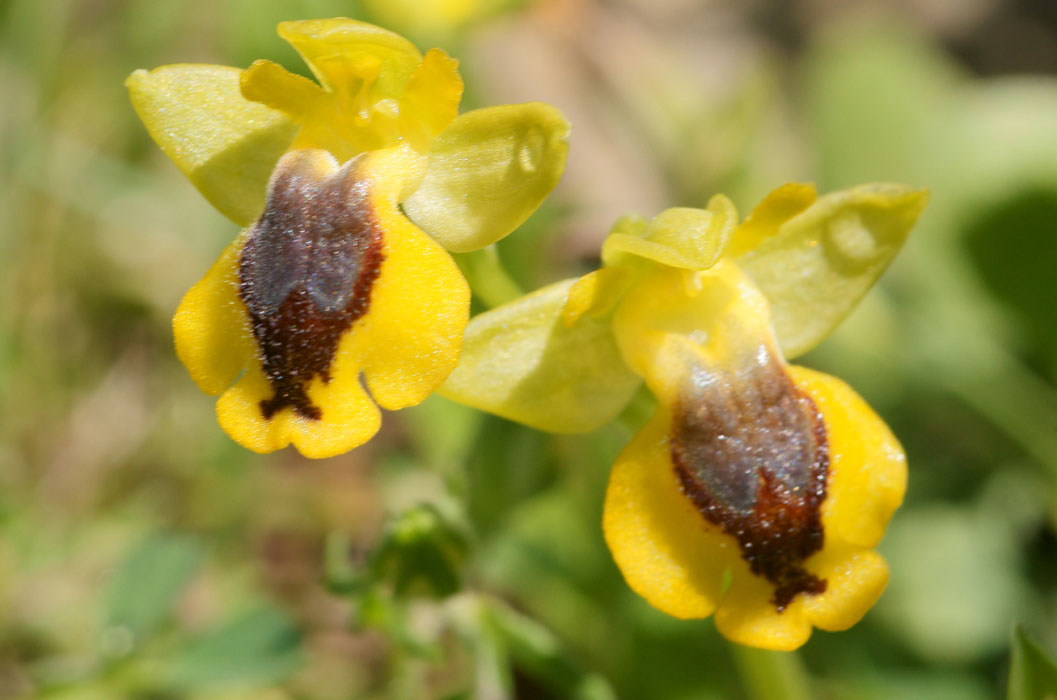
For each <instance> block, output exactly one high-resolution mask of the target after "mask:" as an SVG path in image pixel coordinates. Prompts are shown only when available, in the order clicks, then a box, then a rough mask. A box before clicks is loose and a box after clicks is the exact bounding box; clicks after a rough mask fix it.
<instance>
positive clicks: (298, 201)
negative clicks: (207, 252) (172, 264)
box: [239, 153, 384, 420]
mask: <svg viewBox="0 0 1057 700" xmlns="http://www.w3.org/2000/svg"><path fill="white" fill-rule="evenodd" d="M310 159H311V157H310V156H309V155H308V154H306V153H291V154H288V155H287V156H286V157H284V159H283V160H282V161H280V163H279V166H278V168H277V169H276V174H275V175H274V176H273V178H272V181H271V183H270V185H269V191H268V201H267V204H266V206H265V210H264V213H263V214H262V215H261V218H260V219H258V220H257V222H256V223H255V224H254V225H253V228H252V229H251V230H250V233H249V238H248V240H247V241H246V245H245V246H244V247H243V249H242V255H241V256H240V258H239V295H240V296H241V297H242V300H243V302H245V304H246V308H247V310H248V311H249V315H250V322H251V325H252V327H253V336H254V338H255V339H256V340H257V347H258V348H259V350H260V357H261V362H262V364H263V366H264V373H265V375H266V376H267V377H268V382H269V384H271V387H272V391H273V392H274V393H273V395H272V397H271V398H269V399H265V400H264V401H261V414H262V415H263V416H264V417H265V418H268V419H270V418H271V417H272V416H274V415H275V414H276V413H278V412H279V411H280V410H282V409H283V408H285V407H287V406H289V407H291V408H293V409H294V411H296V412H297V413H298V414H300V415H302V416H304V417H306V418H313V419H316V420H318V419H319V418H321V417H322V415H323V414H322V411H321V410H320V408H319V407H318V406H316V405H315V404H313V403H312V401H311V399H309V397H308V386H309V383H310V382H311V381H312V378H313V377H316V376H319V377H321V378H322V380H323V381H324V382H329V381H330V379H331V376H330V363H331V362H332V361H333V359H334V354H335V352H337V348H338V343H339V341H340V340H341V336H342V335H344V334H345V332H346V331H348V330H349V329H350V328H351V327H352V325H353V324H354V323H355V322H356V321H357V319H359V318H360V317H362V316H363V315H364V314H365V313H367V309H368V308H369V306H370V302H371V288H372V287H373V285H374V281H375V279H377V277H378V274H379V272H380V268H381V264H382V260H383V259H384V255H383V253H382V230H381V227H380V226H379V224H378V223H377V221H376V220H375V219H374V217H373V215H372V212H371V207H370V202H369V200H368V192H367V184H366V183H365V182H363V181H361V180H357V178H356V161H350V162H349V163H346V164H345V166H343V167H342V168H341V169H340V170H338V171H337V172H334V173H332V174H331V175H328V176H326V177H325V178H323V179H319V178H318V176H317V175H315V170H314V169H313V167H312V165H311V160H310Z"/></svg>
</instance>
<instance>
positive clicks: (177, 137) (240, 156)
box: [125, 64, 297, 226]
mask: <svg viewBox="0 0 1057 700" xmlns="http://www.w3.org/2000/svg"><path fill="white" fill-rule="evenodd" d="M241 72H242V71H240V70H239V69H237V68H229V67H227V66H212V65H198V64H176V65H171V66H162V67H160V68H155V69H154V70H152V71H150V72H148V71H145V70H138V71H136V72H135V73H133V74H132V75H130V76H129V77H128V80H126V81H125V85H126V86H127V87H128V90H129V95H130V97H131V98H132V106H133V107H134V108H135V109H136V113H137V114H138V115H139V118H140V119H141V120H143V124H144V125H145V126H146V127H147V131H148V132H150V135H151V138H153V139H154V141H155V142H156V143H157V144H158V146H159V147H160V148H161V149H162V151H164V152H165V155H167V156H169V158H171V159H172V161H173V162H174V163H176V165H177V167H179V168H180V170H181V171H183V173H184V175H186V176H187V177H188V179H190V180H191V182H192V183H193V184H194V186H195V187H197V188H198V190H199V191H200V192H201V193H202V194H203V195H205V197H206V199H208V200H209V201H210V203H211V204H212V205H213V206H214V207H216V208H217V209H218V210H219V211H220V213H222V214H223V215H224V216H226V217H228V218H229V219H231V220H232V221H234V222H235V223H237V224H239V225H240V226H248V225H249V224H251V223H252V222H253V221H254V219H256V218H257V216H258V215H260V213H261V211H262V210H263V209H264V195H265V191H266V189H267V185H268V177H269V176H270V175H271V172H272V169H273V168H274V167H275V163H276V162H277V161H278V160H279V156H281V155H282V154H283V152H284V151H285V150H286V149H287V147H288V146H289V145H290V142H291V141H292V140H293V138H294V134H295V133H296V131H297V126H296V125H295V124H294V123H293V122H292V121H290V120H289V119H288V118H287V117H286V116H285V115H283V114H282V112H278V111H276V110H274V109H271V108H270V107H265V106H264V105H262V104H259V103H257V102H250V101H249V100H247V99H245V98H244V97H243V96H242V93H241V92H240V89H239V75H240V74H241Z"/></svg>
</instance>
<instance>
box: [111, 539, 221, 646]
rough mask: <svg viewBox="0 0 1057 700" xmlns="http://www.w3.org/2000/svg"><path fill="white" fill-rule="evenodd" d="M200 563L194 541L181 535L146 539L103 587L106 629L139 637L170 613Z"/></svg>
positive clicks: (198, 551) (200, 552)
mask: <svg viewBox="0 0 1057 700" xmlns="http://www.w3.org/2000/svg"><path fill="white" fill-rule="evenodd" d="M201 560H202V548H201V547H200V545H199V543H198V541H197V540H195V539H193V538H191V537H187V536H182V535H166V534H160V535H155V536H153V537H150V538H149V539H147V540H146V541H145V542H143V543H142V544H140V545H139V546H138V547H137V548H135V549H134V550H132V552H130V553H129V555H128V556H127V558H126V559H125V560H124V561H123V562H122V563H121V564H120V565H119V566H118V568H117V571H116V572H115V573H114V576H113V578H111V580H110V583H109V584H108V586H107V590H106V598H105V602H104V608H105V611H106V612H105V621H106V625H107V626H121V627H125V628H127V629H128V630H129V631H131V632H132V633H133V635H134V636H135V637H142V636H144V635H146V634H148V633H149V632H151V631H152V630H154V628H156V627H157V626H158V624H160V623H161V622H162V621H163V620H164V619H165V617H166V616H167V615H168V614H169V613H170V612H171V611H172V609H173V606H174V605H175V604H176V600H177V598H178V597H179V595H180V593H181V592H182V591H183V590H184V588H185V587H186V586H187V582H188V581H189V580H190V579H191V576H193V575H194V573H195V571H196V570H197V569H198V566H199V564H200V563H201Z"/></svg>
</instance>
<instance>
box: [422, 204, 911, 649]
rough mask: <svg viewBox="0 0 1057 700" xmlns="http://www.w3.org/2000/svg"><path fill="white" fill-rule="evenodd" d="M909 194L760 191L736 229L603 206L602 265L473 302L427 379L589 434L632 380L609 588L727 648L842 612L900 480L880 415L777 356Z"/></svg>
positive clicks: (799, 631)
mask: <svg viewBox="0 0 1057 700" xmlns="http://www.w3.org/2000/svg"><path fill="white" fill-rule="evenodd" d="M926 199H927V195H926V193H925V192H922V191H913V190H909V189H907V188H905V187H902V186H899V185H886V184H877V185H866V186H862V187H858V188H854V189H851V190H846V191H841V192H836V193H833V194H829V195H826V196H824V197H821V198H819V197H818V196H817V195H816V192H815V189H814V187H812V186H809V185H797V184H793V185H786V186H784V187H781V188H779V189H778V190H776V191H774V192H772V193H771V194H770V195H769V196H768V197H767V198H765V199H764V201H763V202H762V203H761V204H760V205H759V206H758V207H757V208H756V209H755V210H754V211H753V212H752V213H751V214H750V215H749V217H748V218H747V219H746V220H745V221H744V222H742V223H741V224H740V225H739V224H738V221H737V214H736V212H735V210H734V206H733V205H732V204H731V203H730V201H729V200H727V199H726V198H725V197H722V196H717V197H714V198H713V199H712V201H711V202H710V203H709V205H708V208H707V209H705V210H699V209H670V210H668V211H666V212H663V213H662V214H661V215H659V216H657V217H656V218H654V219H653V220H652V221H650V222H647V221H645V220H642V219H637V218H626V219H622V220H621V221H619V222H618V223H617V225H616V226H615V227H614V229H613V231H612V232H611V234H610V235H609V237H608V238H607V239H606V242H605V244H604V246H603V251H602V259H603V262H604V263H605V265H604V267H603V268H602V269H600V270H598V271H596V272H593V273H591V274H588V275H586V276H584V277H582V278H580V279H578V280H566V281H564V282H559V283H557V284H554V285H551V286H550V287H546V288H544V289H542V290H540V291H538V292H536V293H535V294H532V295H529V296H527V297H523V298H521V299H519V300H516V301H514V302H512V303H510V304H507V305H505V306H502V307H499V308H497V309H494V310H492V311H490V312H487V313H485V314H482V315H480V316H478V317H476V318H474V319H473V320H472V321H471V322H470V325H469V327H468V328H467V333H466V337H465V345H464V351H463V357H462V360H461V362H460V365H459V367H458V368H457V369H456V370H455V372H453V373H452V375H451V376H450V377H449V378H448V380H447V382H446V383H445V385H444V386H443V387H442V388H441V393H443V394H445V395H447V396H448V397H450V398H453V399H455V400H458V401H462V402H463V403H467V404H469V405H471V406H475V407H478V408H481V409H484V410H488V411H491V412H493V413H497V414H499V415H502V416H505V417H508V418H511V419H513V420H517V421H521V422H523V423H527V424H529V425H532V426H534V427H537V428H540V429H543V430H549V431H553V432H579V431H588V430H593V429H595V428H597V427H599V426H601V425H602V424H603V423H605V422H606V421H608V420H610V419H611V418H613V417H614V416H616V415H617V413H619V412H620V411H621V410H622V409H623V407H624V406H625V405H626V404H627V402H628V401H629V400H630V398H631V395H632V394H633V393H634V392H635V391H636V390H637V388H638V387H639V385H640V383H641V382H642V381H643V380H645V382H646V386H647V387H648V388H649V390H650V391H651V392H652V394H653V395H654V396H655V397H656V398H657V409H656V412H655V414H654V416H653V417H652V418H651V419H650V420H649V421H648V423H647V425H646V426H645V427H644V428H643V429H642V430H641V431H640V432H639V433H638V434H637V435H636V436H635V437H634V438H633V439H632V441H631V443H630V444H629V445H628V446H627V447H626V448H625V449H624V451H623V452H622V453H621V454H620V456H619V457H618V458H617V462H616V464H615V466H614V468H613V473H612V475H611V477H610V482H609V488H608V491H607V494H606V501H605V509H604V517H603V528H604V531H605V537H606V542H607V543H608V545H609V548H610V550H611V551H612V553H613V557H614V559H615V560H616V562H617V565H618V566H619V567H620V569H621V571H622V573H623V574H624V577H625V579H626V580H627V582H628V584H629V585H630V586H631V587H632V588H633V589H634V590H635V591H636V592H638V593H639V594H640V595H641V596H643V597H644V598H645V599H646V600H647V601H648V602H649V603H650V604H651V605H653V606H654V607H656V608H658V609H660V610H662V611H664V612H666V613H668V614H670V615H673V616H675V617H679V618H700V617H707V616H709V615H712V614H714V615H715V620H716V625H717V628H718V629H719V631H720V632H721V633H722V634H724V635H725V636H727V637H728V638H729V639H731V640H733V641H735V642H739V643H741V644H746V645H751V646H756V647H762V648H768V649H783V650H789V649H795V648H797V647H799V646H800V645H802V644H803V643H804V642H805V641H806V640H807V639H808V637H809V636H810V634H811V630H812V628H813V627H819V628H821V629H826V630H840V629H845V628H847V627H849V626H851V625H853V624H854V623H855V622H857V621H858V620H859V619H860V618H861V617H862V616H863V614H865V612H866V610H868V609H869V608H870V607H871V606H872V605H873V603H874V602H875V601H876V600H877V598H878V596H879V595H880V594H881V592H882V590H883V589H884V587H885V585H886V583H887V579H888V569H887V565H886V564H885V562H884V560H883V559H882V558H881V557H880V556H879V555H878V554H877V553H876V552H874V551H873V548H874V546H875V545H876V544H877V543H878V542H879V541H880V539H881V536H882V535H883V533H884V530H885V527H886V525H887V523H888V520H889V518H890V517H891V515H892V513H893V512H894V510H895V509H896V508H897V507H898V506H899V504H900V502H901V500H902V497H903V492H904V490H905V485H906V464H905V457H904V454H903V451H902V449H901V447H900V446H899V443H898V442H897V441H896V439H895V438H894V437H893V436H892V434H891V432H890V431H889V430H888V428H887V426H885V424H884V422H883V421H882V420H881V419H880V418H878V416H877V415H876V414H875V413H874V412H873V411H872V410H871V409H870V408H869V406H867V405H866V403H865V402H864V401H863V400H862V399H861V398H859V396H858V395H856V394H855V392H854V391H852V390H851V389H850V388H849V387H848V386H847V385H845V384H844V383H843V382H841V381H840V380H838V379H835V378H833V377H830V376H827V375H824V374H821V373H819V372H815V371H812V370H809V369H806V368H803V367H796V366H791V365H789V364H787V362H786V358H787V357H793V356H795V355H799V354H801V353H803V352H805V351H807V350H808V349H810V348H811V347H813V346H814V345H815V344H817V343H818V342H820V341H821V340H822V339H823V338H824V337H825V336H826V335H827V334H828V333H829V332H830V330H831V329H832V328H833V327H834V326H835V325H836V324H837V323H838V322H839V321H840V320H841V319H842V318H843V317H844V316H845V315H846V314H847V313H848V311H850V309H851V308H852V307H853V306H854V304H855V303H856V301H858V299H859V298H860V297H861V296H862V295H863V294H864V293H865V292H866V291H867V290H868V289H869V287H870V286H871V285H872V284H873V282H874V281H875V280H876V279H877V277H878V276H879V275H880V273H881V272H882V271H883V270H884V268H885V267H886V266H887V265H888V263H889V262H890V261H891V260H892V258H893V257H894V255H895V253H896V252H897V251H898V250H899V248H900V246H901V245H902V243H903V241H904V239H905V238H906V236H907V234H908V233H909V231H910V228H911V227H912V225H913V223H914V221H915V220H916V219H917V217H918V215H919V214H920V212H921V210H922V209H923V207H924V205H925V202H926Z"/></svg>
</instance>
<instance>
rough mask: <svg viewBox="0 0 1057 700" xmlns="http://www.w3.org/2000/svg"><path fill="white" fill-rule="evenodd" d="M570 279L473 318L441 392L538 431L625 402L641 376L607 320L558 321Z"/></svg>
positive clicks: (578, 426) (584, 428) (595, 420)
mask: <svg viewBox="0 0 1057 700" xmlns="http://www.w3.org/2000/svg"><path fill="white" fill-rule="evenodd" d="M575 282H576V280H565V281H563V282H557V283H555V284H552V285H550V286H548V287H544V288H543V289H540V290H538V291H536V292H534V293H532V294H529V295H528V296H524V297H521V298H520V299H517V300H515V301H513V302H511V303H509V304H505V305H503V306H500V307H498V308H495V309H493V310H491V311H488V312H486V313H483V314H480V315H479V316H476V317H474V318H473V319H472V320H471V321H470V323H469V325H468V326H467V328H466V334H465V336H464V337H463V348H462V355H461V357H460V360H459V366H458V367H456V368H455V371H454V372H452V374H451V376H449V377H448V381H447V382H446V383H445V384H444V385H443V386H442V387H441V388H440V390H439V393H440V394H441V395H442V396H446V397H447V398H449V399H452V400H453V401H458V402H460V403H464V404H467V405H469V406H473V407H474V408H478V409H481V410H482V411H488V412H489V413H494V414H496V415H499V416H502V417H504V418H509V419H510V420H514V421H518V422H519V423H524V424H526V425H528V426H531V427H533V428H536V429H538V430H546V431H549V432H553V433H584V432H590V431H592V430H595V429H597V428H599V427H601V426H602V425H604V424H605V423H607V422H608V421H609V420H611V419H612V418H613V417H615V416H616V415H617V414H618V413H620V411H621V410H622V409H623V408H624V406H625V405H626V404H627V402H628V401H629V400H630V399H631V395H632V394H633V393H634V392H635V389H636V388H637V387H638V386H639V382H640V379H639V377H638V375H636V374H634V373H633V372H632V371H631V370H630V369H629V368H628V367H627V365H625V364H624V360H623V358H622V357H621V354H620V350H619V349H618V348H617V345H616V341H615V340H614V338H613V334H612V332H611V331H610V324H609V321H608V319H604V318H602V319H600V318H596V317H595V316H592V315H591V314H584V315H582V316H581V317H580V318H579V319H578V320H577V321H576V322H575V323H574V324H573V325H572V326H567V325H565V323H564V322H563V320H562V309H563V308H564V306H565V302H566V299H567V298H568V295H569V289H570V288H571V287H572V286H573V284H574V283H575Z"/></svg>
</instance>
